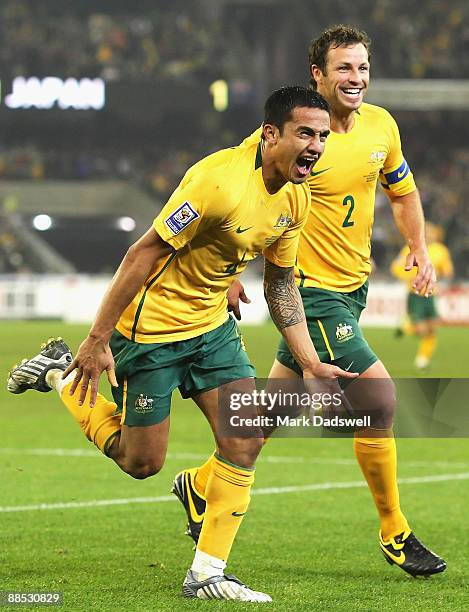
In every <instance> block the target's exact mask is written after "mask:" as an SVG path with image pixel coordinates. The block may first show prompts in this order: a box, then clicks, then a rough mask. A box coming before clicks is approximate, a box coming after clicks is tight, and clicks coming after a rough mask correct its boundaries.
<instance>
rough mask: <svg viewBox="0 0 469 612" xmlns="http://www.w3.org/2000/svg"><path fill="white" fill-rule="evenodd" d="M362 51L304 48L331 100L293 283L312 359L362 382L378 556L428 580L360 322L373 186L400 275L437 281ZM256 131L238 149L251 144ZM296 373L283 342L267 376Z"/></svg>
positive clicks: (350, 35)
mask: <svg viewBox="0 0 469 612" xmlns="http://www.w3.org/2000/svg"><path fill="white" fill-rule="evenodd" d="M369 48H370V41H369V39H368V37H367V35H366V34H365V33H364V32H361V31H360V30H357V29H356V28H353V27H348V26H335V27H333V28H330V29H328V30H326V31H324V32H323V33H322V34H321V35H320V36H319V38H317V39H316V40H314V41H313V42H312V44H311V47H310V51H309V62H310V68H311V75H310V76H311V86H312V88H313V89H314V90H317V91H318V92H319V93H320V94H322V95H323V96H324V97H325V98H326V100H327V101H328V103H329V106H330V109H331V133H330V135H329V137H328V139H327V145H326V149H325V152H324V154H323V155H322V157H321V159H320V161H319V162H318V164H316V165H315V167H314V168H313V170H312V172H311V174H310V176H309V178H308V186H309V188H310V190H311V198H312V200H311V208H310V211H309V215H308V220H307V223H306V225H305V227H304V229H303V231H302V233H301V237H300V242H299V246H298V257H297V265H296V266H295V276H296V282H297V285H298V288H299V291H300V294H301V297H302V300H303V304H304V308H305V313H306V317H307V321H308V330H309V333H310V336H311V338H312V340H313V342H314V345H315V347H316V349H317V350H318V354H319V357H320V358H321V360H322V361H324V362H325V363H333V364H336V365H339V366H340V367H341V368H343V369H349V368H352V369H353V370H354V371H356V372H359V374H360V376H359V380H360V381H361V382H360V383H358V382H356V383H354V382H352V383H351V384H350V385H349V388H348V389H347V391H346V394H347V396H348V397H352V396H353V395H354V394H356V393H357V392H358V394H359V395H360V403H361V406H362V407H363V408H364V409H365V408H367V410H368V411H369V412H370V413H373V414H374V415H375V419H374V424H375V427H373V428H370V429H369V430H362V431H360V432H357V433H356V435H355V439H354V448H355V454H356V457H357V460H358V462H359V464H360V467H361V469H362V471H363V474H364V476H365V478H366V480H367V483H368V486H369V488H370V491H371V494H372V496H373V499H374V502H375V505H376V508H377V510H378V514H379V518H380V527H381V529H380V533H379V543H380V547H381V550H382V551H383V554H384V555H385V558H386V559H387V560H388V561H389V563H395V564H397V565H398V566H399V567H401V568H402V569H404V570H405V571H407V572H409V573H411V574H413V575H429V574H433V573H437V572H441V571H443V570H444V569H445V568H446V564H445V562H444V561H443V560H442V559H440V557H438V556H437V555H435V554H433V553H432V552H431V551H429V550H428V549H427V548H425V547H424V546H423V545H422V544H421V543H420V542H419V541H418V540H417V538H416V537H415V535H414V534H413V532H412V531H411V529H410V527H409V525H408V523H407V520H406V518H405V516H404V514H403V513H402V511H401V508H400V503H399V492H398V486H397V473H396V472H397V470H396V445H395V441H394V437H393V433H392V422H393V415H394V411H395V392H394V384H393V383H392V380H391V379H390V376H389V374H388V372H387V370H386V368H385V367H384V365H383V363H382V362H381V361H380V360H379V359H378V357H377V356H376V355H375V353H374V352H373V351H372V349H371V348H370V346H369V345H368V343H367V342H366V340H365V338H364V336H363V332H362V330H361V328H360V325H359V319H360V314H361V312H362V310H363V309H364V308H365V305H366V295H367V290H368V275H369V273H370V269H371V263H370V262H371V254H370V250H371V232H372V227H373V220H374V206H375V190H376V185H377V183H378V181H379V182H380V183H381V185H382V187H383V188H384V190H385V193H386V194H387V195H388V197H389V201H390V204H391V206H392V210H393V214H394V219H395V223H396V225H397V227H398V229H399V230H400V232H401V233H402V235H403V236H404V238H405V240H406V242H407V244H408V247H409V254H408V255H407V257H406V260H405V264H404V265H405V269H406V270H411V269H412V268H414V267H415V268H416V269H417V274H416V275H415V278H414V280H413V282H412V288H413V291H415V292H416V293H418V294H422V295H425V296H426V297H428V296H430V295H431V293H432V291H433V285H434V282H435V272H434V268H433V265H432V263H431V260H430V258H429V255H428V250H427V246H426V244H425V236H424V217H423V212H422V206H421V203H420V197H419V193H418V191H417V188H416V186H415V183H414V179H413V176H412V172H411V171H410V168H409V166H408V164H407V162H406V160H405V158H404V156H403V154H402V150H401V142H400V136H399V130H398V127H397V125H396V122H395V121H394V119H393V118H392V116H391V115H390V114H389V113H388V112H387V111H386V110H385V109H384V108H380V107H378V106H374V105H371V104H366V103H364V102H363V98H364V96H365V94H366V91H367V88H368V83H369V77H370V54H369ZM259 133H260V132H259V131H257V132H255V133H254V134H253V135H252V136H251V137H249V138H248V139H247V140H246V141H245V143H249V142H251V141H254V142H255V141H256V140H257V139H258V138H259ZM236 283H237V281H236V282H235V286H234V291H233V296H234V297H233V300H234V303H236V292H237V289H236V287H237V285H236ZM299 376H301V367H300V364H299V363H298V362H297V361H296V359H295V357H294V355H292V352H291V350H289V348H288V346H287V345H286V344H285V342H283V341H282V342H281V344H280V347H279V350H278V353H277V358H276V360H275V362H274V365H273V367H272V370H271V373H270V377H271V378H272V379H279V380H282V379H283V380H285V379H292V378H293V379H294V378H295V377H299ZM364 380H366V381H367V382H366V387H365V390H366V394H364V393H362V391H363V390H364V386H363V381H364ZM354 385H355V391H354ZM343 386H345V385H343ZM365 399H366V402H367V403H368V405H367V406H364V403H365ZM210 469H211V468H210V460H209V461H207V462H206V463H205V464H204V465H202V466H200V467H198V468H191V469H190V470H186V471H185V472H184V478H185V480H186V481H187V482H189V480H191V482H192V481H193V482H194V487H193V492H194V494H197V493H199V494H200V495H201V496H202V498H203V495H204V483H205V481H206V478H207V474H209V473H210ZM178 478H179V479H181V478H182V477H181V476H179V477H178ZM176 481H177V479H176ZM201 507H202V504H201ZM186 511H187V506H186ZM188 516H189V525H190V528H191V529H190V530H191V532H193V533H196V525H197V522H196V521H193V520H192V519H191V516H190V513H189V512H188ZM199 521H200V518H199Z"/></svg>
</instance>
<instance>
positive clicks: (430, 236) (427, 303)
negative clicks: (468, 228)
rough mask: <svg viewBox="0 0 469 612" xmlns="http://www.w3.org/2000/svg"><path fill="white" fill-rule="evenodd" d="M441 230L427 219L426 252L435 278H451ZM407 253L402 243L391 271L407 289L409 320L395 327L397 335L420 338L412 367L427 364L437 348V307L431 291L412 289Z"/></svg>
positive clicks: (449, 257)
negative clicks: (407, 265)
mask: <svg viewBox="0 0 469 612" xmlns="http://www.w3.org/2000/svg"><path fill="white" fill-rule="evenodd" d="M442 233H443V232H442V229H441V228H440V227H438V226H437V225H434V224H433V223H430V222H428V221H427V223H426V224H425V237H426V241H427V245H428V254H429V255H430V259H431V260H432V262H433V265H434V266H435V270H436V273H437V275H438V278H451V277H452V276H453V262H452V260H451V254H450V252H449V251H448V249H447V247H446V246H445V245H444V244H443V242H442V239H441V238H442ZM408 253H409V247H408V246H405V247H403V248H402V250H401V252H400V253H399V255H398V256H397V257H396V259H394V261H393V262H392V264H391V273H392V274H393V276H395V277H396V278H398V279H399V280H402V281H404V282H405V283H406V285H407V288H408V291H409V292H408V294H407V316H408V320H407V321H406V322H405V324H404V325H403V327H402V328H401V329H399V330H398V331H399V332H400V333H399V334H398V335H402V334H403V333H407V334H410V335H411V334H415V335H416V336H418V337H419V338H420V342H419V346H418V349H417V355H416V356H415V367H416V368H417V369H419V370H422V369H425V368H427V367H428V365H429V364H430V361H431V359H432V357H433V354H434V353H435V350H436V345H437V336H436V332H437V328H438V311H437V307H436V297H435V296H434V295H432V296H430V297H428V298H425V297H424V296H422V295H417V294H416V293H415V291H414V290H413V287H412V284H413V282H414V278H415V272H414V270H406V269H405V259H406V257H407V255H408Z"/></svg>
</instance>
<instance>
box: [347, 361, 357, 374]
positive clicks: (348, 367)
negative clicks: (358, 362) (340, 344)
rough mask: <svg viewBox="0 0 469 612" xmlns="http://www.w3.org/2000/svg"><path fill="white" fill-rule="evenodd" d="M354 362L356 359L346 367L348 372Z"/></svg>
mask: <svg viewBox="0 0 469 612" xmlns="http://www.w3.org/2000/svg"><path fill="white" fill-rule="evenodd" d="M354 363H355V361H352V363H351V364H350V365H348V366H347V367H346V368H345V371H346V372H348V371H349V370H350V368H351V367H352V366H353V364H354Z"/></svg>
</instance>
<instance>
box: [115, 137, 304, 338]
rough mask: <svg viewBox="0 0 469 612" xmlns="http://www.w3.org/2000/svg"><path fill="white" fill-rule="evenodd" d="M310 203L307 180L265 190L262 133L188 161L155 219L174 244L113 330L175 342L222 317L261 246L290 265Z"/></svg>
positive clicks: (269, 255) (267, 254)
mask: <svg viewBox="0 0 469 612" xmlns="http://www.w3.org/2000/svg"><path fill="white" fill-rule="evenodd" d="M309 203H310V194H309V189H308V187H307V185H306V183H304V184H302V185H294V184H292V183H287V184H286V185H284V186H283V187H282V188H281V189H280V190H279V191H278V192H277V193H276V194H274V195H270V194H269V193H268V192H267V190H266V188H265V184H264V180H263V177H262V156H261V149H260V140H259V139H257V140H256V141H251V143H250V144H242V145H240V146H238V147H233V148H231V149H225V150H222V151H218V152H217V153H214V154H213V155H210V156H208V157H206V158H205V159H203V160H201V161H200V162H198V163H197V164H195V165H194V166H192V168H190V169H189V170H188V172H187V173H186V175H185V176H184V178H183V179H182V181H181V183H180V185H179V187H178V188H177V189H176V190H175V192H174V193H173V195H172V196H171V198H170V199H169V201H168V203H167V204H166V205H165V206H164V208H163V209H162V211H161V212H160V214H159V215H158V216H157V217H156V219H155V221H154V223H153V227H154V229H155V230H156V232H157V233H158V234H159V235H160V236H161V238H162V239H163V240H165V241H166V242H168V243H169V244H170V245H171V246H172V247H173V248H174V249H175V252H174V253H172V254H171V255H170V256H169V257H167V259H166V260H165V261H162V262H159V264H158V266H157V267H156V268H155V270H153V271H152V273H151V275H150V276H149V278H148V279H147V281H146V283H145V284H144V286H143V287H142V288H141V290H140V291H139V293H138V294H137V295H136V297H135V299H134V300H133V302H132V303H131V304H130V305H129V306H128V307H127V309H126V310H125V311H124V313H123V315H122V317H121V319H120V321H119V323H118V325H117V329H118V331H119V332H120V333H122V334H123V335H124V336H126V337H127V338H129V339H131V340H134V341H136V342H140V343H153V342H173V341H176V340H186V339H188V338H194V337H196V336H199V335H200V334H203V333H205V332H208V331H210V330H212V329H215V328H216V327H218V326H219V325H221V324H222V323H223V322H224V321H225V320H226V318H227V299H226V292H227V290H228V288H229V287H230V285H231V283H232V282H233V280H234V278H235V277H236V276H237V275H238V274H240V273H241V272H242V271H243V270H244V269H245V267H246V265H247V264H248V262H249V261H251V260H253V259H254V258H255V257H257V256H258V255H260V254H262V253H263V254H264V256H265V257H266V258H267V259H268V260H269V261H271V262H272V263H274V264H276V265H278V266H281V267H289V266H294V264H295V258H296V251H297V247H298V241H299V235H300V231H301V228H302V226H303V225H304V223H305V222H306V219H307V215H308V210H309Z"/></svg>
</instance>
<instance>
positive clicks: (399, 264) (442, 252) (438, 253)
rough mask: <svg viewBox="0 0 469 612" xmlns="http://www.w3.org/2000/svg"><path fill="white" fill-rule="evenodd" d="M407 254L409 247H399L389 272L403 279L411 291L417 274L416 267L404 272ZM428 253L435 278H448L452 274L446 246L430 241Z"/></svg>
mask: <svg viewBox="0 0 469 612" xmlns="http://www.w3.org/2000/svg"><path fill="white" fill-rule="evenodd" d="M408 254H409V247H408V246H405V247H403V248H402V249H401V251H400V253H399V255H398V256H397V257H396V259H395V260H394V261H393V262H392V264H391V273H392V275H393V276H395V277H396V278H398V279H399V280H402V281H405V283H406V285H407V288H408V290H409V291H411V292H413V288H412V283H413V281H414V278H415V276H416V274H417V268H412V270H409V271H408V272H406V270H405V269H404V266H405V260H406V257H407V255H408ZM428 254H429V256H430V259H431V260H432V263H433V265H434V267H435V271H436V276H437V278H449V277H451V276H453V261H452V259H451V254H450V252H449V250H448V248H447V247H446V246H445V245H444V244H443V243H442V242H431V243H430V244H429V245H428Z"/></svg>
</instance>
